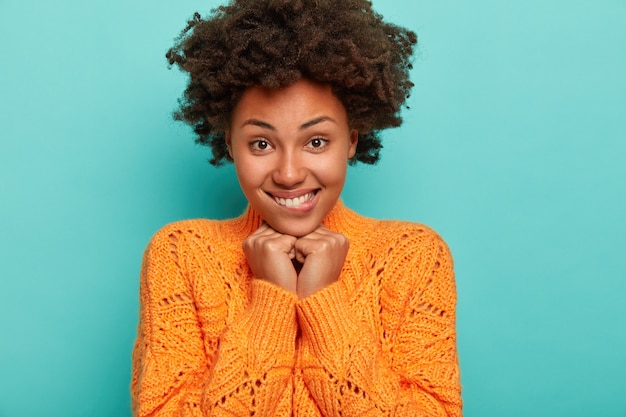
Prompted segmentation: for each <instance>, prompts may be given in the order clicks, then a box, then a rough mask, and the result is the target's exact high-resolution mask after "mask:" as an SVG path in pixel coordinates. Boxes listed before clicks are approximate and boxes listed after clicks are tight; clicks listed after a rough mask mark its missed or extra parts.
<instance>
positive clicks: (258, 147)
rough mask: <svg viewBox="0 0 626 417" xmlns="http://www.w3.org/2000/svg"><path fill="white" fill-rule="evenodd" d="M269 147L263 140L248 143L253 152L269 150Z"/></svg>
mask: <svg viewBox="0 0 626 417" xmlns="http://www.w3.org/2000/svg"><path fill="white" fill-rule="evenodd" d="M271 147H272V145H271V144H270V143H269V142H268V141H266V140H263V139H257V140H254V141H252V142H250V149H252V151H255V152H262V151H265V150H268V149H270V148H271Z"/></svg>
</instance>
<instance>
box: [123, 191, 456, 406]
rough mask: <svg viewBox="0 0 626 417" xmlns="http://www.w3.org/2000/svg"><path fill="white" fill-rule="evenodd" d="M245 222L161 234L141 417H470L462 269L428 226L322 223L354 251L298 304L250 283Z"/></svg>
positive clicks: (145, 285)
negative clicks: (456, 270)
mask: <svg viewBox="0 0 626 417" xmlns="http://www.w3.org/2000/svg"><path fill="white" fill-rule="evenodd" d="M260 222H261V219H260V217H259V216H258V214H257V213H256V212H254V210H252V209H251V208H248V209H247V211H246V212H245V213H244V214H243V215H242V216H240V217H238V218H235V219H231V220H224V221H213V220H188V221H182V222H178V223H174V224H171V225H168V226H166V227H164V228H163V229H162V230H161V231H159V232H158V233H157V234H156V235H155V236H154V237H153V239H152V241H151V242H150V244H149V246H148V248H147V249H146V252H145V255H144V262H143V268H142V272H141V284H140V301H141V307H140V322H139V327H138V336H137V340H136V343H135V348H134V352H133V373H132V383H131V391H132V399H133V412H134V415H136V416H245V417H250V416H255V417H265V416H337V417H338V416H343V417H349V416H357V415H358V416H363V415H367V416H461V396H460V395H461V390H460V382H459V367H458V360H457V353H456V333H455V304H456V291H455V284H454V276H453V271H452V260H451V258H450V254H449V251H448V248H447V246H446V245H445V243H444V242H443V241H442V240H441V238H440V237H439V236H438V235H437V234H435V232H433V231H432V230H431V229H429V228H427V227H426V226H423V225H419V224H414V223H408V222H400V221H381V220H374V219H370V218H365V217H362V216H360V215H358V214H356V213H355V212H353V211H351V210H349V209H348V208H346V207H345V206H344V205H343V204H342V203H341V202H338V203H337V205H336V206H335V207H334V208H333V210H331V212H330V213H329V214H328V215H327V217H326V219H325V220H324V226H325V227H327V228H329V229H331V230H334V231H336V232H339V233H342V234H343V235H345V236H346V237H347V238H348V239H349V241H350V249H349V252H348V255H347V257H346V260H345V263H344V267H343V270H342V272H341V275H340V277H339V280H338V282H335V283H333V284H331V285H329V286H328V287H326V288H324V289H323V290H321V291H318V292H317V293H315V294H313V295H311V296H309V297H307V298H304V299H301V300H298V298H297V296H296V295H295V294H292V293H290V292H288V291H285V290H283V289H282V288H280V287H277V286H274V285H272V284H269V283H267V282H265V281H262V280H257V279H254V277H253V276H252V273H251V272H250V269H249V267H248V265H247V262H246V258H245V255H244V254H243V250H242V246H241V245H242V241H243V240H244V239H245V238H246V237H247V236H248V235H250V234H251V233H252V232H253V231H254V230H256V229H257V228H258V227H259V224H260Z"/></svg>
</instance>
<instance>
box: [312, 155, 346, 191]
mask: <svg viewBox="0 0 626 417" xmlns="http://www.w3.org/2000/svg"><path fill="white" fill-rule="evenodd" d="M347 168H348V162H347V160H346V159H345V158H341V157H334V158H329V159H327V160H325V161H323V162H322V163H318V164H317V165H316V172H317V176H318V178H319V179H320V181H322V182H325V183H327V184H329V185H330V184H337V183H343V182H344V180H345V178H346V171H347Z"/></svg>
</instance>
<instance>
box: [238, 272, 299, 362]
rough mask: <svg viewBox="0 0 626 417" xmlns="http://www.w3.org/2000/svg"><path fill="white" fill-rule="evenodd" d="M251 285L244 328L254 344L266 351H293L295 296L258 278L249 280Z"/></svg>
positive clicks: (295, 323) (256, 347) (296, 327)
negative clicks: (247, 330)
mask: <svg viewBox="0 0 626 417" xmlns="http://www.w3.org/2000/svg"><path fill="white" fill-rule="evenodd" d="M250 287H251V288H250V306H249V309H248V314H247V315H246V321H247V322H248V323H246V327H247V328H248V329H249V335H250V337H251V342H252V344H253V346H254V347H255V349H260V350H263V351H266V352H288V351H292V350H293V349H294V346H295V345H294V344H295V338H296V332H297V330H298V325H297V322H296V309H295V305H296V301H297V300H298V297H297V296H296V295H295V294H293V293H291V292H289V291H286V290H284V289H282V288H280V287H278V286H276V285H273V284H270V283H269V282H266V281H263V280H260V279H254V280H252V282H251V283H250Z"/></svg>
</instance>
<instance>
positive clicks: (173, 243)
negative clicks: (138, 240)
mask: <svg viewBox="0 0 626 417" xmlns="http://www.w3.org/2000/svg"><path fill="white" fill-rule="evenodd" d="M235 222H236V220H235V219H229V220H209V219H189V220H180V221H177V222H173V223H169V224H167V225H165V226H163V227H162V228H161V229H159V230H158V231H157V232H156V233H155V234H154V235H153V236H152V238H151V239H150V241H149V243H148V246H147V248H146V252H147V253H150V252H154V251H158V252H160V251H163V250H166V251H167V252H170V253H172V252H180V251H188V250H193V249H196V248H199V247H205V248H206V247H207V245H211V246H215V247H221V248H225V249H227V248H228V249H230V247H231V246H232V245H235V246H237V247H239V246H241V241H242V237H241V236H239V233H238V230H237V227H235Z"/></svg>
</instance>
